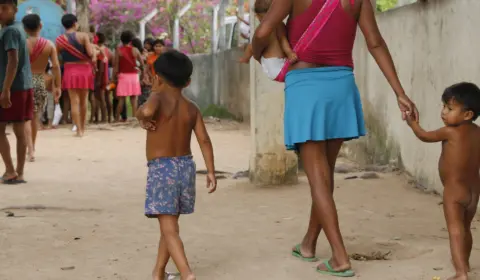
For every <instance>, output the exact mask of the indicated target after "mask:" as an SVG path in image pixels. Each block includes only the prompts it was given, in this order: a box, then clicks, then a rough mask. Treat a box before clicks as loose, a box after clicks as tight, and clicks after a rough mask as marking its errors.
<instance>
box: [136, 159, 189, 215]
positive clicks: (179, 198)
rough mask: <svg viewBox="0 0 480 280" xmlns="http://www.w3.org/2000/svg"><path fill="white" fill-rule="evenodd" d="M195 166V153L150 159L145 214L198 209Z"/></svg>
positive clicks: (177, 212) (184, 212)
mask: <svg viewBox="0 0 480 280" xmlns="http://www.w3.org/2000/svg"><path fill="white" fill-rule="evenodd" d="M195 177H196V168H195V162H194V161H193V158H192V156H181V157H172V158H157V159H154V160H151V161H149V162H148V176H147V195H146V199H145V215H146V216H147V217H149V218H155V217H157V216H158V215H179V214H191V213H193V211H194V208H195Z"/></svg>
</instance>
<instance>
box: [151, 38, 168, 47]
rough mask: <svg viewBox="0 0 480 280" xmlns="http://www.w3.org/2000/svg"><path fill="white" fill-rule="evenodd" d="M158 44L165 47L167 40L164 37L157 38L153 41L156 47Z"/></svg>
mask: <svg viewBox="0 0 480 280" xmlns="http://www.w3.org/2000/svg"><path fill="white" fill-rule="evenodd" d="M156 45H162V46H163V47H165V42H164V41H163V40H162V39H156V40H155V41H153V43H152V46H153V47H155V46H156Z"/></svg>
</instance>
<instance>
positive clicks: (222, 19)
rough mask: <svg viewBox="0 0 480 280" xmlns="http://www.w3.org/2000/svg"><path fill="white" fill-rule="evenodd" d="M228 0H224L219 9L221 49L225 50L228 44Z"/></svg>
mask: <svg viewBox="0 0 480 280" xmlns="http://www.w3.org/2000/svg"><path fill="white" fill-rule="evenodd" d="M227 2H228V1H227V0H222V1H221V2H220V9H219V11H218V19H219V21H220V24H221V25H220V30H219V31H220V32H219V33H220V35H219V43H218V45H219V49H220V50H221V51H224V50H225V46H226V44H227V27H226V25H225V9H226V7H227V4H228V3H227Z"/></svg>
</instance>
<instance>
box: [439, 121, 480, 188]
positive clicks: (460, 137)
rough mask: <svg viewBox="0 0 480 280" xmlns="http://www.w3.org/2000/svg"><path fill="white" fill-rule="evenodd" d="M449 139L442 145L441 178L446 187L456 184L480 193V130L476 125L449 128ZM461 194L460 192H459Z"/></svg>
mask: <svg viewBox="0 0 480 280" xmlns="http://www.w3.org/2000/svg"><path fill="white" fill-rule="evenodd" d="M449 130H450V133H449V139H448V140H447V141H444V142H443V144H442V154H441V156H440V161H439V166H438V169H439V173H440V178H441V180H442V182H443V184H444V185H445V186H448V185H451V184H455V185H460V186H464V187H465V188H467V189H469V190H470V192H471V194H474V195H475V194H476V195H477V196H478V194H479V193H480V175H479V171H480V128H479V127H478V126H477V125H476V124H474V123H471V124H464V125H460V126H457V127H449ZM457 191H459V192H461V191H460V190H457Z"/></svg>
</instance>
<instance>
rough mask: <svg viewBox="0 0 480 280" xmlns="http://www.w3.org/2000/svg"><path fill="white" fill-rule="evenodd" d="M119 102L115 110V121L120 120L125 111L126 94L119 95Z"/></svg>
mask: <svg viewBox="0 0 480 280" xmlns="http://www.w3.org/2000/svg"><path fill="white" fill-rule="evenodd" d="M117 99H118V101H117V102H118V103H117V108H116V110H115V121H116V122H118V121H119V120H120V114H122V113H123V111H124V107H125V97H124V96H117Z"/></svg>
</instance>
